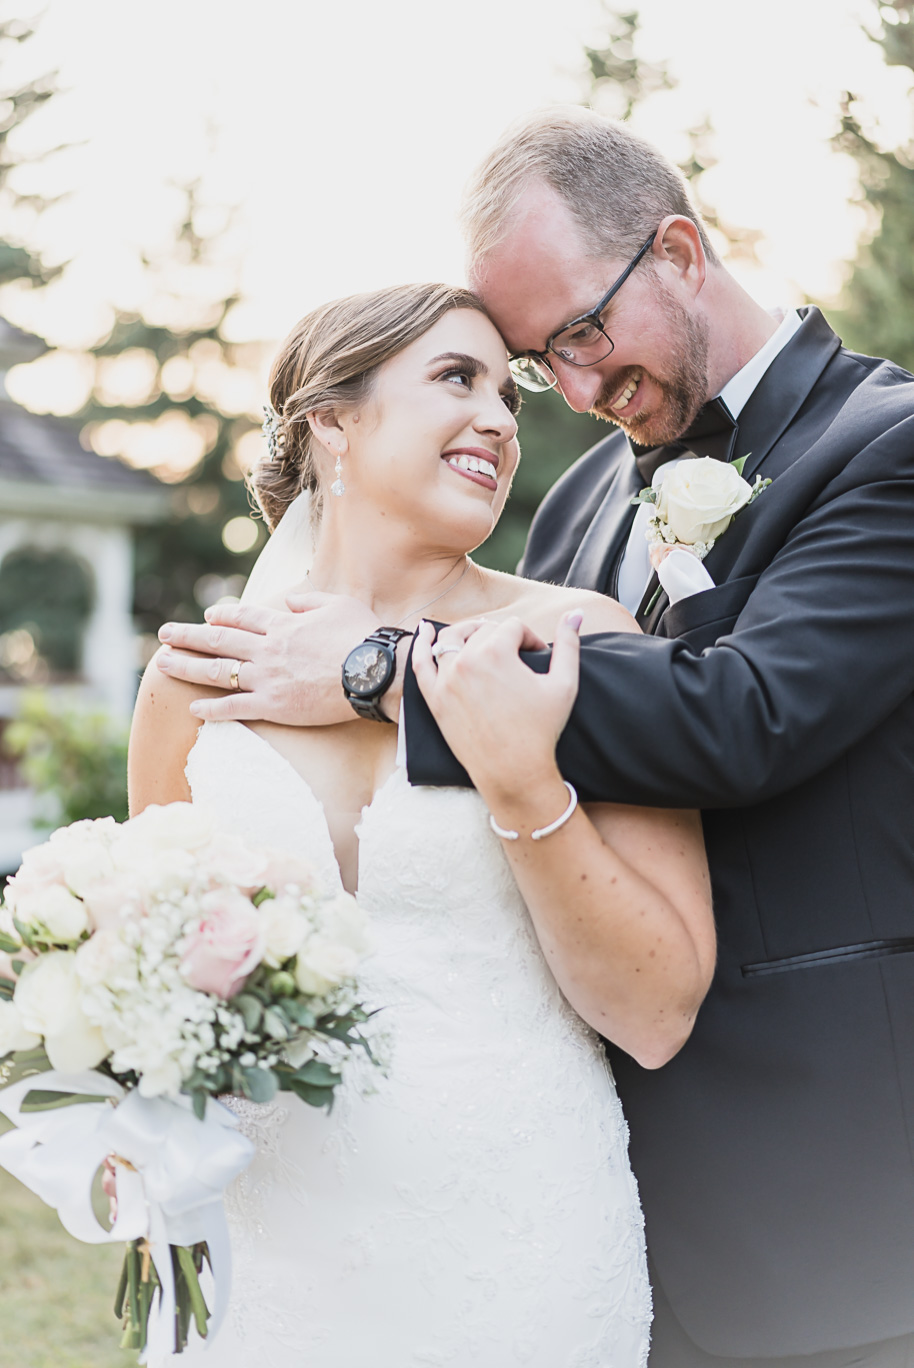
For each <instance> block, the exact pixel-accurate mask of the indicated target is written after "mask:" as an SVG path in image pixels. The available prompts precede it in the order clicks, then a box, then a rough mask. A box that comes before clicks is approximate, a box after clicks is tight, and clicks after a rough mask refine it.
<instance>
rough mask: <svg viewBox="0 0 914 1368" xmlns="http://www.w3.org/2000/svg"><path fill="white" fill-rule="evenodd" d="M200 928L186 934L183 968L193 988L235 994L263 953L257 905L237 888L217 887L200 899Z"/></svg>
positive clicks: (202, 991) (224, 994) (185, 976)
mask: <svg viewBox="0 0 914 1368" xmlns="http://www.w3.org/2000/svg"><path fill="white" fill-rule="evenodd" d="M200 907H201V913H202V915H201V917H200V922H199V925H198V926H197V928H196V929H195V930H193V931H191V932H190V933H189V935H188V936H186V937H185V941H184V947H183V955H182V960H181V972H182V974H183V975H184V978H185V980H186V981H187V983H189V984H190V986H191V988H196V989H197V990H198V991H199V992H201V993H215V995H216V996H217V997H220V998H225V999H228V998H232V997H234V996H235V994H236V993H237V992H238V990H239V989H240V988H241V986H242V984H243V983H244V980H245V979H246V978H247V976H248V974H250V973H251V972H252V971H253V970H254V969H256V967H257V965H258V964H259V963H260V961H261V959H262V957H263V935H262V931H261V925H260V916H259V914H258V912H257V908H256V907H255V906H254V904H253V903H252V902H251V901H250V899H249V898H246V897H245V896H244V894H243V893H239V892H238V890H237V889H234V888H217V889H213V890H212V892H210V893H204V894H203V897H202V898H201V899H200Z"/></svg>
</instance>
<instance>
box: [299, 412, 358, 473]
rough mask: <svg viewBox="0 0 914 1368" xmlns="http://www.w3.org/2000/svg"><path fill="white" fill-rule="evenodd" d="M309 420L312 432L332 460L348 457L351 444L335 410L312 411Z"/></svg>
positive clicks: (308, 416)
mask: <svg viewBox="0 0 914 1368" xmlns="http://www.w3.org/2000/svg"><path fill="white" fill-rule="evenodd" d="M307 418H308V426H309V428H310V429H311V432H312V433H313V435H314V437H315V438H316V440H317V441H318V442H319V443H320V445H321V446H322V447H323V449H324V451H326V452H328V453H329V455H330V458H331V460H336V458H337V456H345V455H346V452H347V451H348V450H349V442H348V440H347V438H346V434H345V432H344V431H343V428H342V425H341V424H340V421H339V418H338V416H337V413H336V410H335V409H332V408H323V409H312V410H311V412H310V413H309V414H308V415H307Z"/></svg>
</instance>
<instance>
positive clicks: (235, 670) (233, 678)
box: [229, 660, 241, 690]
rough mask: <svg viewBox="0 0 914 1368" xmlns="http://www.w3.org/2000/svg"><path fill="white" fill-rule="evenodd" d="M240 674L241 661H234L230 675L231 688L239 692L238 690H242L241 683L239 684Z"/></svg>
mask: <svg viewBox="0 0 914 1368" xmlns="http://www.w3.org/2000/svg"><path fill="white" fill-rule="evenodd" d="M240 673H241V661H240V660H233V661H232V672H231V674H230V675H229V688H230V689H235V690H238V689H240V688H241V685H240V684H239V682H238V676H239V674H240Z"/></svg>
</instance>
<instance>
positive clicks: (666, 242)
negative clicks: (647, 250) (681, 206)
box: [653, 214, 708, 297]
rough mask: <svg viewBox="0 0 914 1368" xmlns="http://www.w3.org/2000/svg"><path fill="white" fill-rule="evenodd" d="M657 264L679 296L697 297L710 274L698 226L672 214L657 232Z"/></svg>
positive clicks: (655, 243) (655, 248)
mask: <svg viewBox="0 0 914 1368" xmlns="http://www.w3.org/2000/svg"><path fill="white" fill-rule="evenodd" d="M653 257H654V264H655V266H656V268H657V269H658V271H659V273H660V274H661V276H664V277H668V279H669V283H670V284H671V285H672V286H673V288H674V289H675V290H677V292H680V293H682V292H684V293H685V294H687V295H689V296H691V297H694V296H695V295H697V294H698V292H699V290H700V289H701V287H702V285H704V283H705V276H706V275H707V271H708V263H707V258H706V257H705V249H704V247H703V246H702V241H701V234H700V233H699V231H698V225H697V224H696V223H693V222H692V220H691V219H690V218H686V217H685V216H684V215H683V214H669V215H668V216H667V217H666V218H665V219H664V220H663V222H662V223H661V224H660V227H659V228H658V229H657V236H656V237H655V238H654V248H653Z"/></svg>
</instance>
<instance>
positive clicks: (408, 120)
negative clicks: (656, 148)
mask: <svg viewBox="0 0 914 1368" xmlns="http://www.w3.org/2000/svg"><path fill="white" fill-rule="evenodd" d="M31 3H32V0H29V4H31ZM635 3H636V0H631V5H632V6H634V4H635ZM621 7H623V8H624V7H626V5H625V4H623V5H622V6H621ZM17 8H18V11H19V12H20V13H21V12H22V11H23V10H24V9H25V8H26V5H24V4H20V5H19V6H18V7H17ZM35 8H36V9H37V8H38V5H37V3H36V4H35ZM41 8H42V9H43V12H44V18H43V19H42V20H41V23H40V28H39V37H38V39H37V40H36V41H35V42H34V43H31V44H28V45H26V49H25V50H24V51H23V52H22V54H21V60H22V61H23V63H24V62H26V60H27V61H28V65H29V67H30V68H31V69H35V68H39V69H40V68H47V67H56V68H57V69H58V70H59V73H60V76H59V79H60V83H61V85H62V86H63V87H64V88H65V91H66V93H65V94H63V95H61V96H59V97H55V99H53V100H52V101H51V102H50V103H49V104H48V106H47V107H46V108H45V109H44V110H42V111H41V112H40V113H39V114H38V115H36V116H35V117H34V119H33V120H31V121H30V123H29V125H28V129H27V133H28V137H27V138H26V137H25V133H24V134H23V139H22V143H23V146H26V145H27V146H28V147H35V148H38V147H40V146H45V145H47V144H49V143H52V142H57V141H61V142H63V141H67V142H76V143H80V144H81V146H78V147H75V148H73V149H72V150H70V151H68V152H66V153H63V154H60V155H58V156H57V157H56V158H55V159H53V161H52V162H51V163H50V164H49V165H48V166H47V167H45V168H37V169H35V170H34V171H32V172H30V176H33V177H34V178H35V182H36V183H40V184H41V185H42V186H44V187H46V188H49V189H65V190H68V191H69V192H70V193H69V195H68V197H67V198H66V199H64V200H62V201H61V202H60V204H59V205H58V206H56V207H55V208H53V209H52V210H50V211H48V212H47V214H46V215H45V216H44V220H43V222H42V223H41V224H40V225H39V227H38V233H39V235H40V238H41V240H42V241H43V242H44V243H45V244H46V246H47V248H48V251H49V254H50V255H51V256H52V257H59V258H66V259H69V260H70V261H71V262H72V265H71V266H70V268H69V269H68V272H67V276H66V278H65V280H64V283H63V284H62V285H61V286H60V287H55V288H53V289H52V290H50V291H48V292H46V295H45V298H44V299H43V300H41V301H34V302H22V303H21V304H17V305H16V306H15V308H14V309H13V312H14V316H15V317H16V318H17V320H18V321H21V322H22V323H24V324H26V325H33V326H35V327H36V329H37V330H39V331H42V332H44V333H46V334H47V335H48V336H49V337H50V338H51V339H52V340H53V341H55V342H59V343H61V344H62V345H64V346H67V345H70V346H78V345H80V344H81V343H83V342H85V341H86V340H87V339H89V338H91V336H92V334H93V333H96V334H97V333H98V332H99V331H100V330H103V329H104V323H105V317H106V314H105V305H106V302H107V301H110V300H116V301H117V302H119V303H120V304H123V305H127V306H129V305H131V304H132V303H135V302H137V301H138V300H139V299H140V298H141V297H142V289H143V286H142V283H141V277H140V275H139V273H138V270H137V266H136V249H137V247H138V246H139V245H143V246H145V247H147V248H155V247H156V246H157V245H162V244H164V243H165V242H167V240H168V237H169V234H170V233H171V232H172V230H173V225H174V222H175V218H174V216H175V213H176V211H177V208H178V206H179V199H178V198H177V197H176V195H175V193H174V191H173V190H170V189H169V182H173V181H175V180H179V179H188V178H191V177H193V176H195V175H198V174H200V173H201V172H202V174H203V188H204V197H205V199H206V200H207V201H209V202H211V203H212V205H213V206H214V208H213V222H214V223H215V222H218V221H219V211H218V206H219V205H220V204H222V205H224V204H235V205H237V206H238V215H237V223H236V228H235V230H234V232H233V236H232V237H231V238H230V240H229V241H228V242H227V243H226V253H227V255H228V256H229V257H230V258H231V259H232V260H234V261H237V262H238V263H239V265H238V270H239V271H240V283H241V286H242V289H243V292H244V294H245V296H246V300H247V302H246V304H245V305H244V307H243V308H241V309H239V311H238V313H237V315H236V317H235V319H234V324H233V327H234V331H235V333H236V334H237V336H238V337H239V338H256V337H262V338H271V339H276V338H279V337H281V336H282V335H284V333H285V332H286V331H287V330H288V328H289V327H290V326H291V324H292V323H293V322H294V321H295V320H296V319H297V318H298V317H299V316H300V315H301V314H302V313H303V312H305V311H306V309H308V308H309V307H310V306H312V305H314V304H316V303H318V302H319V301H321V300H323V299H326V298H331V297H333V296H335V295H338V294H341V293H349V292H351V291H354V290H359V289H364V288H371V287H374V286H377V285H381V284H385V283H389V282H394V281H400V280H406V279H423V278H425V279H431V278H443V279H449V280H458V279H460V278H461V277H462V253H461V248H460V242H459V238H458V235H457V230H456V226H455V222H454V215H455V209H456V205H457V201H458V197H459V192H460V188H461V185H462V183H463V182H464V180H465V178H466V176H467V175H468V173H469V172H470V170H471V168H472V167H473V165H474V164H475V163H476V162H477V160H478V159H479V158H480V157H481V155H482V154H483V153H484V152H485V150H486V149H487V147H488V146H489V144H490V143H491V142H492V141H493V140H494V138H495V137H496V135H497V134H498V133H499V132H500V131H501V129H502V128H503V126H504V125H505V124H506V123H507V122H508V121H509V120H510V119H511V118H512V117H513V116H514V115H516V114H518V113H520V112H522V111H524V110H527V109H529V108H531V107H535V106H538V105H542V104H545V103H549V102H551V101H555V100H562V99H566V100H567V99H575V98H577V97H578V96H579V93H580V91H581V88H582V87H581V85H580V72H581V67H582V47H583V44H584V43H585V42H587V41H591V42H593V41H595V40H598V39H599V36H600V22H599V14H600V9H599V2H598V0H562V3H561V4H556V3H555V0H522V2H521V0H514V3H509V0H462V3H460V4H453V3H447V4H442V3H433V2H430V0H383V3H379V0H345V3H344V2H343V0H321V2H320V3H318V0H258V3H257V4H256V5H252V4H250V3H248V0H154V3H153V0H135V3H131V4H125V3H124V0H79V3H78V4H76V3H74V2H73V0H42V3H41ZM640 13H641V19H642V31H641V39H640V51H641V53H642V54H643V55H644V56H645V57H648V58H651V59H655V60H665V61H667V62H668V64H669V66H670V68H671V71H672V73H673V74H674V76H675V77H676V78H677V79H678V82H679V86H678V89H677V90H676V91H674V92H672V93H668V94H661V95H657V96H655V97H653V98H652V99H651V100H650V101H649V102H648V104H647V105H645V106H644V107H643V108H642V110H641V111H640V112H639V113H638V114H637V115H636V119H635V123H636V126H637V127H639V128H640V129H641V130H642V131H643V132H645V133H646V134H647V135H648V136H649V137H651V138H652V139H653V140H654V141H655V142H657V143H658V144H659V145H660V146H661V147H662V148H663V149H664V150H665V151H667V152H668V153H669V154H671V155H672V156H674V157H677V158H678V157H680V156H682V155H683V154H684V151H685V142H684V139H683V136H682V133H683V130H684V129H686V128H688V127H689V126H690V125H692V124H696V123H698V122H700V121H701V120H702V119H703V118H704V116H705V115H706V114H707V115H709V116H710V119H711V122H712V124H713V127H714V130H715V140H714V147H715V150H716V154H717V156H718V158H719V165H718V166H717V167H716V168H715V170H714V171H713V172H711V173H709V174H708V175H707V176H706V177H705V179H704V186H703V189H704V192H705V194H706V196H707V197H708V198H709V199H710V200H711V201H712V202H713V203H715V204H716V206H717V207H718V209H719V210H720V211H721V212H722V213H723V214H724V216H725V218H727V219H728V220H730V221H732V222H735V223H737V224H742V225H747V226H753V227H756V228H759V229H761V230H762V231H763V232H764V235H765V237H764V241H763V243H762V247H761V256H762V259H763V263H764V269H762V270H760V271H759V270H753V271H750V272H748V273H747V272H746V270H745V269H743V268H740V271H739V274H740V277H741V279H743V281H744V283H745V284H747V286H748V288H749V289H750V290H751V291H752V292H753V293H754V294H755V295H756V297H757V298H759V299H760V300H761V302H762V303H764V304H766V305H770V304H774V303H776V302H785V303H790V302H794V301H797V300H799V298H800V297H801V296H802V294H803V293H804V292H808V293H809V294H811V295H815V296H818V297H823V296H829V295H831V294H832V293H833V292H834V291H835V290H836V288H837V286H838V284H839V282H840V263H841V262H842V261H843V260H844V259H846V258H847V257H848V256H850V255H851V254H852V252H853V247H854V243H855V240H856V237H857V234H858V232H859V229H860V226H861V222H862V220H861V215H860V212H859V211H851V210H849V209H848V199H849V198H850V197H851V195H852V194H853V191H854V177H853V167H852V165H851V164H850V163H849V162H848V161H846V160H845V159H843V158H841V157H839V156H837V155H836V154H835V153H834V152H833V151H832V150H831V149H830V148H829V145H828V138H829V135H830V134H831V133H832V132H833V131H834V128H835V126H836V120H837V108H838V101H839V98H840V94H841V92H842V90H844V89H845V88H850V89H851V90H853V91H855V92H857V93H859V94H861V95H863V96H865V97H866V99H867V107H868V109H870V110H871V111H872V117H873V118H874V119H876V118H878V119H879V120H880V121H881V126H882V128H883V130H884V132H885V135H886V137H887V138H888V139H890V140H892V141H897V140H899V139H900V138H902V137H905V136H906V135H907V133H908V130H909V127H910V115H911V108H910V102H909V99H908V94H907V92H908V80H907V78H906V73H904V72H901V71H898V70H895V71H887V70H886V68H885V67H884V65H883V64H882V62H881V57H880V50H879V49H878V48H877V47H876V46H875V45H874V44H873V43H871V42H869V41H868V40H867V38H866V37H865V36H864V35H863V33H862V32H861V29H860V23H861V21H862V20H867V19H868V20H869V21H870V22H872V21H873V16H874V15H875V8H874V6H873V5H872V4H871V3H870V0H767V2H766V4H765V5H764V6H756V5H750V4H747V3H746V2H745V0H689V3H688V4H683V3H682V0H641V3H640ZM29 49H31V51H29ZM11 76H12V73H10V77H11ZM8 79H9V77H8ZM23 183H24V182H23ZM3 303H5V306H6V307H7V308H10V307H11V306H10V302H9V300H8V299H7V300H6V301H2V300H0V304H3Z"/></svg>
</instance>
